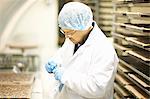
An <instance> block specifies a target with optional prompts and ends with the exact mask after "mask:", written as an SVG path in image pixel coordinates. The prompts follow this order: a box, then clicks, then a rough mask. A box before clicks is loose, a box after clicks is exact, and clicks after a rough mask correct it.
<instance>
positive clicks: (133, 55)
mask: <svg viewBox="0 0 150 99" xmlns="http://www.w3.org/2000/svg"><path fill="white" fill-rule="evenodd" d="M113 9H114V11H113V31H112V36H113V38H114V47H115V49H116V51H117V53H118V56H119V59H120V62H119V66H118V71H117V76H116V80H115V94H114V98H115V99H119V98H142V99H148V98H150V57H149V56H150V40H149V39H150V13H149V10H150V1H149V0H114V1H113ZM118 89H120V90H118Z"/></svg>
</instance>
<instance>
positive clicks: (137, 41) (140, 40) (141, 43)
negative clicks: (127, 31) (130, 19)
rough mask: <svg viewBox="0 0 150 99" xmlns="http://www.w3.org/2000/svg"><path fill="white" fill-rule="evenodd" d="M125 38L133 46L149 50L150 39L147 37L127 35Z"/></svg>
mask: <svg viewBox="0 0 150 99" xmlns="http://www.w3.org/2000/svg"><path fill="white" fill-rule="evenodd" d="M126 40H127V41H128V42H129V43H130V44H131V45H134V46H137V47H140V48H143V49H145V50H147V51H150V40H149V38H144V37H136V38H134V37H128V38H126Z"/></svg>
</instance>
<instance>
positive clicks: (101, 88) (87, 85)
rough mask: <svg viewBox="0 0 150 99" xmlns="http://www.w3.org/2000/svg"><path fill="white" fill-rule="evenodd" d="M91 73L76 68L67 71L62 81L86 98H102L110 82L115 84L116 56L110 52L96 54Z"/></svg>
mask: <svg viewBox="0 0 150 99" xmlns="http://www.w3.org/2000/svg"><path fill="white" fill-rule="evenodd" d="M92 61H93V63H92V65H91V66H92V69H91V70H90V71H91V72H90V74H89V75H87V74H85V73H80V72H78V71H74V70H68V71H65V72H64V74H63V76H62V83H64V84H65V85H66V86H67V87H68V88H70V89H71V90H73V91H74V92H76V93H77V94H79V95H81V96H82V97H86V98H100V97H101V98H102V97H103V96H104V95H105V94H106V91H107V88H108V86H109V85H110V84H112V86H113V81H114V76H115V66H114V63H113V62H114V57H113V56H112V54H110V53H107V54H106V53H105V55H104V54H102V55H98V54H97V55H96V54H95V55H94V56H93V59H92Z"/></svg>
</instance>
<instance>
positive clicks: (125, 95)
mask: <svg viewBox="0 0 150 99" xmlns="http://www.w3.org/2000/svg"><path fill="white" fill-rule="evenodd" d="M114 89H115V92H116V93H117V94H118V95H119V96H120V97H121V99H124V98H131V97H132V98H133V96H131V94H130V93H129V92H128V91H127V90H125V89H124V88H123V87H121V86H119V84H117V83H114Z"/></svg>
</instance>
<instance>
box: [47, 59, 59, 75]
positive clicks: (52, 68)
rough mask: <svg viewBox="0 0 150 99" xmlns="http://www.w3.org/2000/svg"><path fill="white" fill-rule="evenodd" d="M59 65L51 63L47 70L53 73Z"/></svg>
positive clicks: (48, 64)
mask: <svg viewBox="0 0 150 99" xmlns="http://www.w3.org/2000/svg"><path fill="white" fill-rule="evenodd" d="M56 67H57V64H56V63H55V62H54V61H49V62H48V63H47V64H46V65H45V68H46V70H47V72H48V73H53V70H54V69H56Z"/></svg>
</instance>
